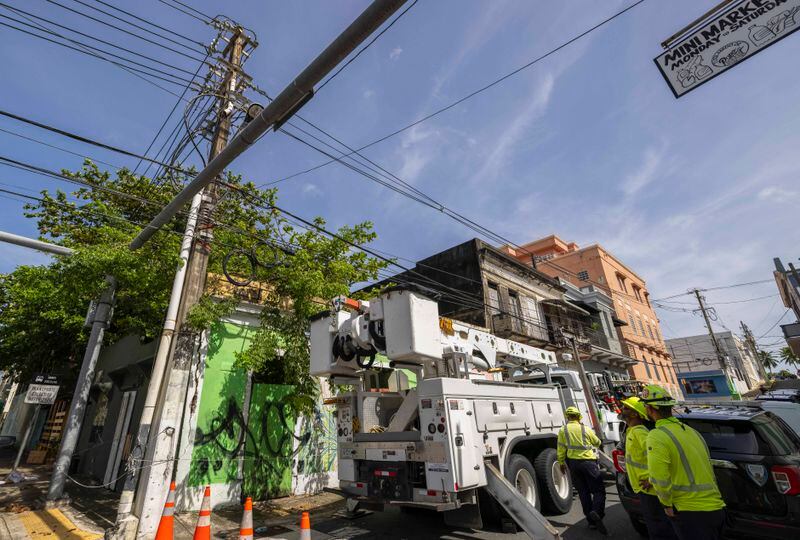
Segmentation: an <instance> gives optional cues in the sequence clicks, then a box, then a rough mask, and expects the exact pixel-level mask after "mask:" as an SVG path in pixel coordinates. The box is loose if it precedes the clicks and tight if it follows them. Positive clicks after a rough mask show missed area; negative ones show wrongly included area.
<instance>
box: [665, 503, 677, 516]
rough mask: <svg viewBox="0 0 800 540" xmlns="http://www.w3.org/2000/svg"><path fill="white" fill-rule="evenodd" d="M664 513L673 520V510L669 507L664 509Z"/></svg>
mask: <svg viewBox="0 0 800 540" xmlns="http://www.w3.org/2000/svg"><path fill="white" fill-rule="evenodd" d="M664 513H665V514H667V517H671V518H674V517H675V509H674V508H672V507H671V506H665V507H664Z"/></svg>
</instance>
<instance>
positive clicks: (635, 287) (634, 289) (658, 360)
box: [501, 235, 682, 397]
mask: <svg viewBox="0 0 800 540" xmlns="http://www.w3.org/2000/svg"><path fill="white" fill-rule="evenodd" d="M520 248H521V249H518V248H513V247H511V246H504V247H502V248H501V249H502V251H503V252H504V253H507V254H508V255H510V256H512V257H514V258H516V259H517V260H519V261H520V262H522V263H524V264H526V265H530V266H535V268H536V269H537V270H538V271H540V272H542V273H544V274H547V275H550V276H553V277H557V278H560V279H562V280H564V281H566V282H569V283H571V284H573V285H575V286H576V287H578V288H582V287H586V286H588V285H592V286H593V287H594V288H596V289H597V290H599V291H602V292H603V293H604V294H606V295H608V296H609V297H610V298H611V300H612V302H613V307H614V312H615V313H616V316H617V317H618V318H619V319H620V320H621V321H624V322H625V324H624V325H618V326H617V332H618V334H619V339H620V343H621V345H622V347H623V353H624V354H625V355H626V356H629V357H630V358H632V359H633V360H635V363H634V364H633V365H631V366H630V367H629V371H630V375H631V376H632V377H633V378H634V379H636V380H638V381H642V382H645V383H648V384H650V383H652V384H659V385H662V386H664V387H666V388H667V389H669V391H670V392H672V393H673V395H675V396H677V397H680V396H681V395H682V390H681V387H680V385H679V384H678V380H677V376H676V373H675V369H674V367H673V365H672V359H671V357H670V355H669V351H668V350H667V347H666V345H665V343H664V338H663V337H662V334H661V328H660V325H659V321H658V317H657V316H656V314H655V311H654V310H653V307H652V306H651V305H650V294H649V292H648V291H647V286H646V283H645V281H644V279H642V278H641V277H640V276H639V275H638V274H636V273H635V272H634V271H633V270H631V269H630V268H629V267H628V266H626V265H625V263H623V262H622V261H621V260H619V259H618V258H617V257H615V256H614V255H613V254H612V253H610V252H609V251H608V250H606V249H605V248H603V247H602V246H600V245H599V244H592V245H590V246H587V247H584V248H581V247H580V246H578V245H577V244H576V243H575V242H565V241H564V240H562V239H561V238H559V237H558V236H555V235H551V236H548V237H545V238H542V239H540V240H535V241H533V242H529V243H527V244H524V245H522V246H520Z"/></svg>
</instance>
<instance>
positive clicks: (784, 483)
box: [771, 465, 800, 495]
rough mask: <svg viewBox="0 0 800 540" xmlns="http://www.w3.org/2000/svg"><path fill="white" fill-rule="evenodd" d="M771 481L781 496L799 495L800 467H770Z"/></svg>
mask: <svg viewBox="0 0 800 540" xmlns="http://www.w3.org/2000/svg"><path fill="white" fill-rule="evenodd" d="M771 472H772V481H773V482H775V487H776V488H777V489H778V492H779V493H782V494H783V495H798V494H800V467H795V466H783V465H775V466H774V467H772V471H771Z"/></svg>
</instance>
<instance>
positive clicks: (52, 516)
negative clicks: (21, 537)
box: [17, 508, 103, 540]
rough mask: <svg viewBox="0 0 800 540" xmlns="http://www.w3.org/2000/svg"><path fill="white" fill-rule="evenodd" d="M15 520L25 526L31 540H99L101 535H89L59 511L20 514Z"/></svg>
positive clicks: (54, 509)
mask: <svg viewBox="0 0 800 540" xmlns="http://www.w3.org/2000/svg"><path fill="white" fill-rule="evenodd" d="M17 518H18V519H19V520H20V521H21V522H22V524H23V525H24V526H25V530H27V531H28V535H29V536H30V537H31V539H33V540H36V539H39V538H59V539H61V538H65V539H69V540H99V539H100V538H102V537H103V535H102V534H97V533H90V532H86V531H83V530H81V529H79V528H78V527H77V526H76V525H75V524H74V523H72V521H70V520H69V518H67V516H65V515H64V514H63V513H62V512H61V510H58V509H56V508H53V509H51V510H36V511H33V512H22V513H21V514H17Z"/></svg>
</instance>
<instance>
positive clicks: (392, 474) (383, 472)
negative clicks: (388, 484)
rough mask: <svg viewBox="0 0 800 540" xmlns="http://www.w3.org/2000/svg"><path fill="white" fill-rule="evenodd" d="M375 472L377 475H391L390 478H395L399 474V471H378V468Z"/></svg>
mask: <svg viewBox="0 0 800 540" xmlns="http://www.w3.org/2000/svg"><path fill="white" fill-rule="evenodd" d="M373 474H374V475H375V476H386V477H389V478H394V477H395V476H397V471H378V470H376V471H375V472H374V473H373Z"/></svg>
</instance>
